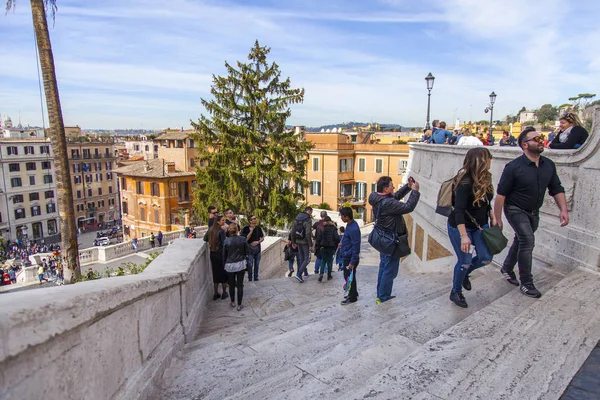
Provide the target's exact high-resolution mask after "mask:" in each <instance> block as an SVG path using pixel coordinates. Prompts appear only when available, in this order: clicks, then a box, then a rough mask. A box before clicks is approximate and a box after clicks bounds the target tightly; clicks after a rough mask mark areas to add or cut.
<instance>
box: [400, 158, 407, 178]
mask: <svg viewBox="0 0 600 400" xmlns="http://www.w3.org/2000/svg"><path fill="white" fill-rule="evenodd" d="M407 167H408V161H407V160H400V161H398V175H402V174H404V173H406V168H407Z"/></svg>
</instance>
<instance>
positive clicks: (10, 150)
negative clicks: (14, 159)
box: [6, 146, 19, 156]
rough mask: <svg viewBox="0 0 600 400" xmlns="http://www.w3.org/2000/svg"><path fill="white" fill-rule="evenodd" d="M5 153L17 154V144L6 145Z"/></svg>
mask: <svg viewBox="0 0 600 400" xmlns="http://www.w3.org/2000/svg"><path fill="white" fill-rule="evenodd" d="M6 154H8V155H9V156H16V155H19V148H18V147H17V146H8V147H7V148H6Z"/></svg>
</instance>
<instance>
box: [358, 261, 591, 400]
mask: <svg viewBox="0 0 600 400" xmlns="http://www.w3.org/2000/svg"><path fill="white" fill-rule="evenodd" d="M536 282H537V274H536ZM538 286H539V287H540V289H541V290H546V293H545V294H544V295H543V297H542V298H541V299H537V300H536V299H530V298H527V297H525V296H523V295H521V294H520V293H519V292H518V291H517V290H514V291H511V292H510V293H508V294H507V295H506V296H503V297H502V298H501V299H499V300H497V301H495V302H494V303H492V304H491V305H490V306H488V307H485V308H484V309H482V310H481V311H479V312H477V313H475V314H473V315H471V316H470V317H469V318H467V319H465V320H463V321H462V322H460V323H458V324H456V325H454V326H453V327H451V328H450V329H448V330H447V331H445V332H444V333H443V334H441V335H440V336H438V337H436V338H434V339H432V340H431V341H429V342H427V343H426V344H425V345H423V346H421V347H420V348H419V349H418V350H416V351H415V352H413V353H412V354H411V356H410V357H409V358H408V359H406V360H405V361H402V362H400V363H398V364H395V365H393V366H391V367H389V368H386V369H384V370H383V371H382V372H381V373H379V374H377V375H375V376H373V377H371V378H370V379H368V380H367V381H366V382H365V383H364V385H363V386H362V388H361V389H360V390H358V391H353V392H352V396H353V397H355V398H366V397H369V398H377V399H397V398H415V397H416V396H424V397H423V398H442V399H446V398H460V397H462V398H470V399H484V398H490V397H493V398H498V399H513V398H525V399H558V398H559V397H560V394H561V393H562V392H563V390H564V388H565V387H566V386H567V384H568V382H569V380H570V379H571V377H573V375H574V374H575V373H576V372H577V370H578V368H579V367H580V366H581V364H582V363H583V361H584V360H585V358H586V357H587V355H588V354H589V352H590V351H591V350H592V348H593V347H594V345H595V343H596V342H597V341H598V339H600V313H598V312H597V307H598V303H599V302H600V276H599V275H598V274H595V273H593V272H590V271H589V270H584V269H579V270H575V271H573V272H571V273H570V274H568V275H567V276H566V277H565V278H564V279H563V280H561V281H560V282H558V283H557V284H556V286H554V287H553V288H550V290H547V289H543V285H542V284H541V283H539V284H538ZM433 396H437V397H433Z"/></svg>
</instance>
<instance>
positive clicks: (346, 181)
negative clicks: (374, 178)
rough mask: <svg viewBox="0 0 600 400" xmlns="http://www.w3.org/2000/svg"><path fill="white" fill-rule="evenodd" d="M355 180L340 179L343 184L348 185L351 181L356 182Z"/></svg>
mask: <svg viewBox="0 0 600 400" xmlns="http://www.w3.org/2000/svg"><path fill="white" fill-rule="evenodd" d="M354 182H355V180H354V179H343V180H341V181H340V183H341V184H342V185H346V184H349V183H354Z"/></svg>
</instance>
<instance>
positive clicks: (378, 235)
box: [369, 204, 411, 258]
mask: <svg viewBox="0 0 600 400" xmlns="http://www.w3.org/2000/svg"><path fill="white" fill-rule="evenodd" d="M382 206H383V205H382V204H379V207H378V208H377V215H376V216H375V219H376V220H375V226H374V227H373V231H371V233H370V234H369V244H370V245H371V246H373V248H374V249H375V250H377V251H378V252H380V253H382V254H385V255H387V256H393V257H394V258H401V257H405V256H407V255H409V254H410V253H411V250H410V246H409V245H408V233H405V234H403V235H398V234H397V233H396V232H392V231H388V230H386V229H383V228H381V227H380V226H379V225H377V221H379V214H380V212H381V207H382Z"/></svg>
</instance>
